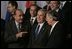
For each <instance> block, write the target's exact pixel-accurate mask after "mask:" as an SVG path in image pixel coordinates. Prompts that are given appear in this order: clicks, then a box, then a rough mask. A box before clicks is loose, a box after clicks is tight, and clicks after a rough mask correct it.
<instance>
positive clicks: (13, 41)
mask: <svg viewBox="0 0 72 49" xmlns="http://www.w3.org/2000/svg"><path fill="white" fill-rule="evenodd" d="M22 28H24V29H25V30H26V31H29V29H28V28H29V27H28V24H27V23H23V25H22ZM17 33H18V30H17V27H16V24H15V21H14V20H10V21H9V22H7V23H6V26H5V35H4V39H5V42H6V43H7V44H8V48H24V47H26V46H27V43H28V36H27V35H25V34H24V37H22V38H19V39H17V38H16V34H17Z"/></svg>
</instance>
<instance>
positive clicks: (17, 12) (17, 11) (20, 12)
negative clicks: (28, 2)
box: [15, 10, 23, 15]
mask: <svg viewBox="0 0 72 49" xmlns="http://www.w3.org/2000/svg"><path fill="white" fill-rule="evenodd" d="M15 13H16V14H21V15H23V12H22V11H20V10H16V12H15Z"/></svg>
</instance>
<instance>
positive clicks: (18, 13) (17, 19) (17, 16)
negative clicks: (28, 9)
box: [14, 10, 23, 23]
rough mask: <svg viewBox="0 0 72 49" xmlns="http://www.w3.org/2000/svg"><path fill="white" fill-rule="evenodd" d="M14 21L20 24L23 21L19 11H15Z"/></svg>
mask: <svg viewBox="0 0 72 49" xmlns="http://www.w3.org/2000/svg"><path fill="white" fill-rule="evenodd" d="M14 18H15V20H16V21H17V22H18V23H22V21H23V13H22V12H21V11H18V10H17V11H16V15H15V16H14Z"/></svg>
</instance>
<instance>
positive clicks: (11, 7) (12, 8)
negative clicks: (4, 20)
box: [7, 3, 15, 13]
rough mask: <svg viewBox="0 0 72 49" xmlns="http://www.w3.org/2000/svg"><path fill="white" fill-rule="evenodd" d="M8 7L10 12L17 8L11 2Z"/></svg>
mask: <svg viewBox="0 0 72 49" xmlns="http://www.w3.org/2000/svg"><path fill="white" fill-rule="evenodd" d="M7 9H8V11H9V12H11V13H12V12H13V10H14V9H15V8H14V6H12V5H11V4H10V3H9V4H8V6H7Z"/></svg>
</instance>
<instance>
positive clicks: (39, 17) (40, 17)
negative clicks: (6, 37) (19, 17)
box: [37, 11, 45, 23]
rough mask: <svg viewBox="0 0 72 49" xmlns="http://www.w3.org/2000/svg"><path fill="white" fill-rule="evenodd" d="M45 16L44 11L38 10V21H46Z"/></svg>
mask: <svg viewBox="0 0 72 49" xmlns="http://www.w3.org/2000/svg"><path fill="white" fill-rule="evenodd" d="M44 19H45V16H44V14H43V12H42V11H38V13H37V22H38V23H42V22H44Z"/></svg>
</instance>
